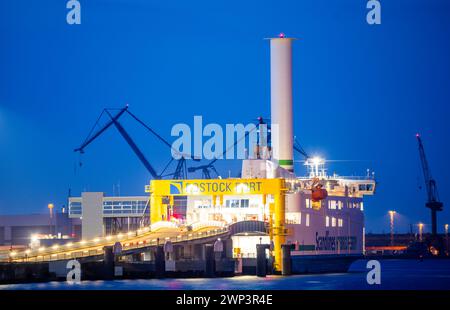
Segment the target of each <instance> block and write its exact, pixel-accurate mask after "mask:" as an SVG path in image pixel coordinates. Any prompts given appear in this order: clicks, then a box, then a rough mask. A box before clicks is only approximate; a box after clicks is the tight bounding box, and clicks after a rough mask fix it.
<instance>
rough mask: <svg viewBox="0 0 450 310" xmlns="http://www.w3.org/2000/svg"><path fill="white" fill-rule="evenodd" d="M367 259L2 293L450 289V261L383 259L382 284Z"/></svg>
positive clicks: (20, 287)
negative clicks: (286, 271) (338, 269)
mask: <svg viewBox="0 0 450 310" xmlns="http://www.w3.org/2000/svg"><path fill="white" fill-rule="evenodd" d="M366 262H367V261H366V260H360V261H357V262H355V263H354V264H353V265H352V266H351V268H350V271H351V272H349V273H339V274H336V273H335V274H320V275H295V276H289V277H281V276H268V277H266V278H257V277H254V276H237V277H233V278H214V279H163V280H158V279H150V280H117V281H83V282H81V283H80V284H68V283H66V282H49V283H39V284H11V285H0V290H30V289H31V290H72V289H75V290H80V289H81V290H196V289H216V290H243V289H245V290H249V289H250V290H271V289H273V290H277V289H288V290H358V289H389V290H392V289H394V290H395V289H408V290H410V289H412V290H414V289H425V290H426V289H429V290H437V289H445V290H450V260H424V261H422V262H420V261H416V260H382V261H380V263H381V284H380V285H369V284H367V281H366V275H367V270H366V268H365V266H366Z"/></svg>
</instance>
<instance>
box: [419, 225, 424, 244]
mask: <svg viewBox="0 0 450 310" xmlns="http://www.w3.org/2000/svg"><path fill="white" fill-rule="evenodd" d="M422 234H423V223H419V241H422V240H423V239H422Z"/></svg>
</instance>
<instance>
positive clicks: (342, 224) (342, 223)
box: [338, 219, 344, 227]
mask: <svg viewBox="0 0 450 310" xmlns="http://www.w3.org/2000/svg"><path fill="white" fill-rule="evenodd" d="M338 226H339V227H342V226H344V221H343V220H342V219H338Z"/></svg>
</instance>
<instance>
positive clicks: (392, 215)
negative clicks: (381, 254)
mask: <svg viewBox="0 0 450 310" xmlns="http://www.w3.org/2000/svg"><path fill="white" fill-rule="evenodd" d="M394 215H395V211H393V210H390V211H389V219H390V227H391V246H393V245H394Z"/></svg>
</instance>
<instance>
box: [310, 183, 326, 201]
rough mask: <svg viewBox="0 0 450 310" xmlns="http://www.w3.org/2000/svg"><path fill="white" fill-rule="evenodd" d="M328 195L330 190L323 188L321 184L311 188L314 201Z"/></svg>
mask: <svg viewBox="0 0 450 310" xmlns="http://www.w3.org/2000/svg"><path fill="white" fill-rule="evenodd" d="M327 197H328V192H327V190H326V189H324V188H322V185H321V184H319V185H318V186H316V187H314V188H312V189H311V200H312V201H315V202H317V201H321V200H324V199H325V198H327Z"/></svg>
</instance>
